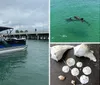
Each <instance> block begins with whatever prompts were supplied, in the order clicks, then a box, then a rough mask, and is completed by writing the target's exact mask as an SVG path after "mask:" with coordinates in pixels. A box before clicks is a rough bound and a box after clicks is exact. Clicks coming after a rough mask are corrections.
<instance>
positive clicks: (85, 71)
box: [83, 66, 92, 75]
mask: <svg viewBox="0 0 100 85" xmlns="http://www.w3.org/2000/svg"><path fill="white" fill-rule="evenodd" d="M91 72H92V70H91V68H90V67H89V66H86V67H84V68H83V73H84V74H85V75H89V74H91Z"/></svg>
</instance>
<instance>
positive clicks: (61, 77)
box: [58, 75, 66, 81]
mask: <svg viewBox="0 0 100 85" xmlns="http://www.w3.org/2000/svg"><path fill="white" fill-rule="evenodd" d="M58 78H59V80H61V81H63V80H65V78H66V77H65V76H63V75H60V76H58Z"/></svg>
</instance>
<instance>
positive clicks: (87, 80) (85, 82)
mask: <svg viewBox="0 0 100 85" xmlns="http://www.w3.org/2000/svg"><path fill="white" fill-rule="evenodd" d="M80 82H81V83H82V84H87V83H88V82H89V77H88V76H85V75H82V76H81V77H80Z"/></svg>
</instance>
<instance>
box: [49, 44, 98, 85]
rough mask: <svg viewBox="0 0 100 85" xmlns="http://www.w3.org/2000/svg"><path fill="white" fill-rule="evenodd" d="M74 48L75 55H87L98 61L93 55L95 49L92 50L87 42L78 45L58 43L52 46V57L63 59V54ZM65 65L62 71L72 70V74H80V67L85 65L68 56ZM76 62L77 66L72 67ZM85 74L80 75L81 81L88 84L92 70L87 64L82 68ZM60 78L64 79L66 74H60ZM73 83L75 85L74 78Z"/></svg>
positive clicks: (57, 59)
mask: <svg viewBox="0 0 100 85" xmlns="http://www.w3.org/2000/svg"><path fill="white" fill-rule="evenodd" d="M72 48H74V55H75V56H78V57H82V56H84V57H87V58H89V59H90V60H92V61H94V62H96V58H95V56H94V55H93V51H91V50H90V49H89V47H88V46H87V45H86V44H81V45H77V46H75V47H74V46H71V45H56V46H53V47H51V58H52V59H54V60H56V61H59V60H60V59H62V56H63V54H64V53H65V52H66V51H67V50H68V49H72ZM64 63H65V66H63V67H62V71H63V72H64V73H68V72H69V71H71V75H72V76H78V75H79V73H80V70H79V68H81V67H82V66H83V63H82V62H80V61H78V62H75V59H74V58H68V59H67V60H66V61H64ZM75 64H76V66H77V67H73V68H72V69H71V68H70V67H72V66H74V65H75ZM82 72H83V75H81V76H80V78H79V81H80V82H81V84H87V83H88V82H89V77H88V75H90V74H91V72H92V70H91V68H90V67H89V66H85V67H83V69H82ZM58 78H59V79H60V80H64V79H65V76H63V75H60V76H58ZM71 83H72V84H73V85H75V81H74V80H72V81H71Z"/></svg>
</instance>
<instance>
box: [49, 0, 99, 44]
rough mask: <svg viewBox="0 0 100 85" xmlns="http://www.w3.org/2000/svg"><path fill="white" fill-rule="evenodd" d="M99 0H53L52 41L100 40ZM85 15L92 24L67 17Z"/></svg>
mask: <svg viewBox="0 0 100 85" xmlns="http://www.w3.org/2000/svg"><path fill="white" fill-rule="evenodd" d="M99 5H100V4H99V0H63V1H62V0H51V25H50V26H51V27H50V29H51V42H99V41H100V27H99V22H100V16H99ZM73 16H79V17H83V18H84V19H85V20H86V21H87V22H88V23H90V26H89V25H88V24H86V23H82V22H79V21H74V22H67V21H66V20H65V19H67V18H70V17H73Z"/></svg>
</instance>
